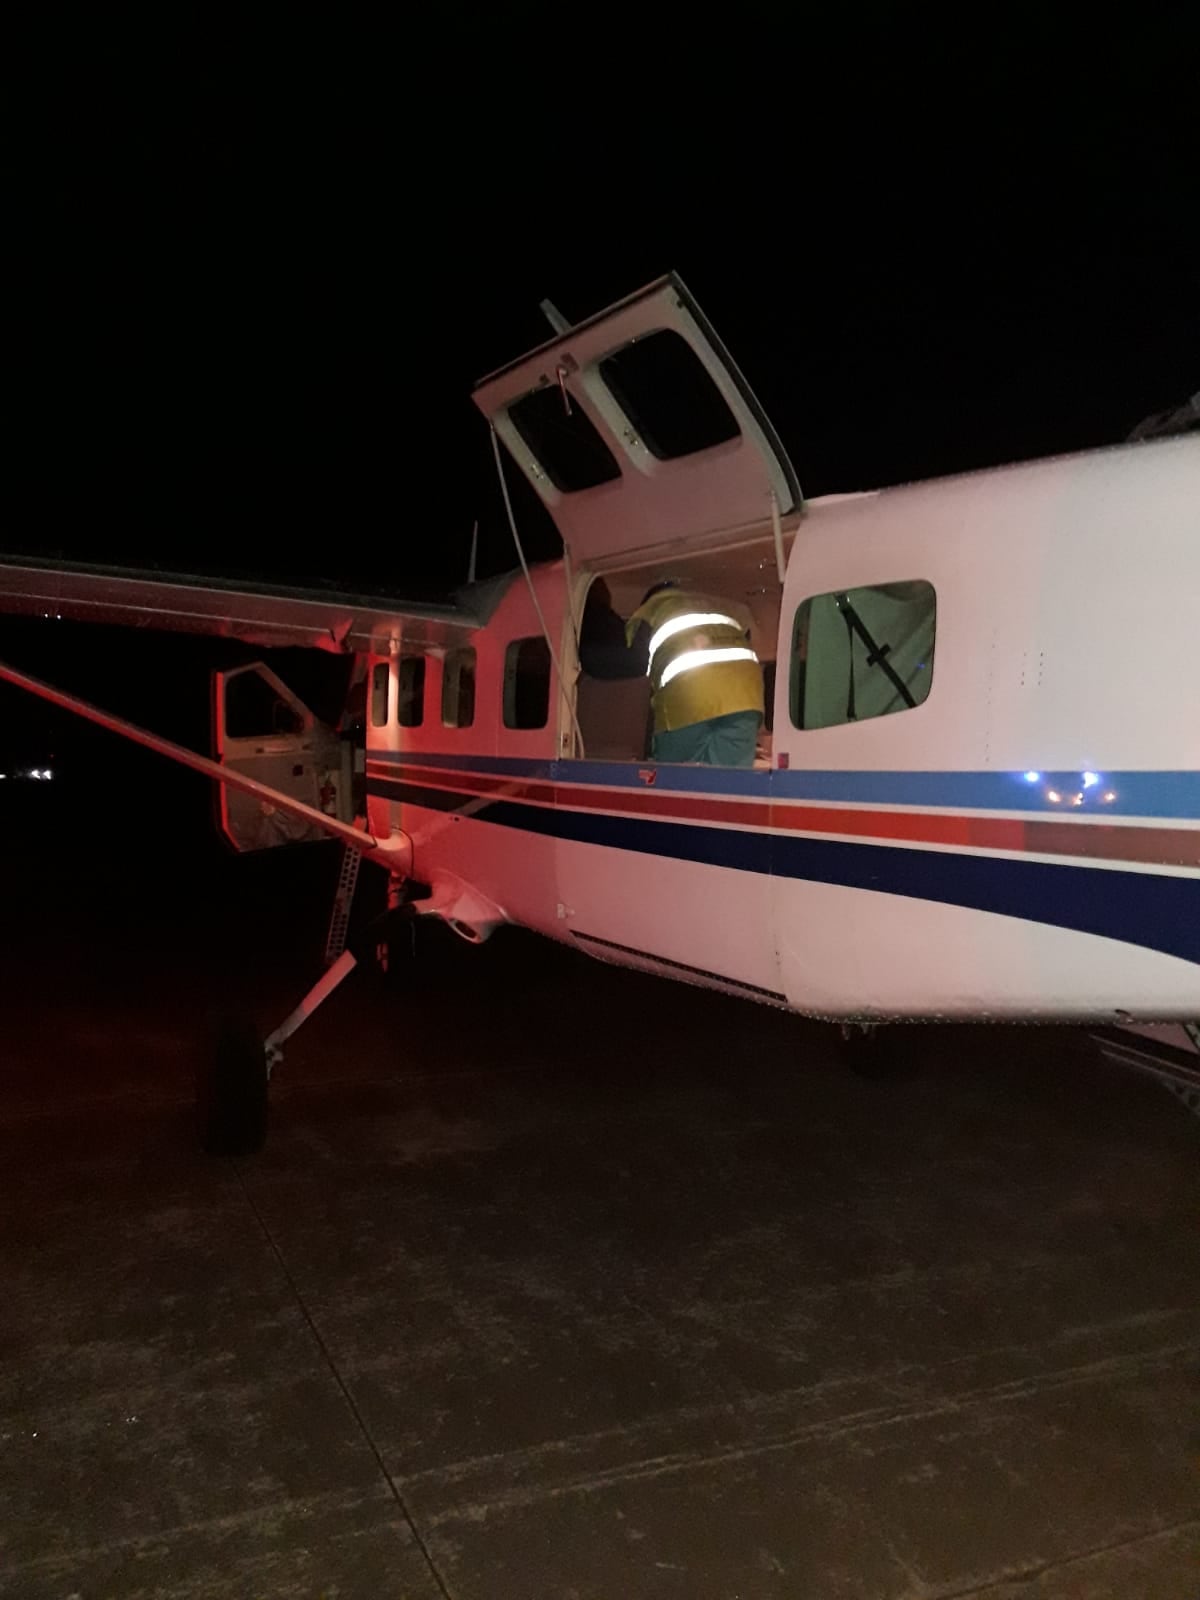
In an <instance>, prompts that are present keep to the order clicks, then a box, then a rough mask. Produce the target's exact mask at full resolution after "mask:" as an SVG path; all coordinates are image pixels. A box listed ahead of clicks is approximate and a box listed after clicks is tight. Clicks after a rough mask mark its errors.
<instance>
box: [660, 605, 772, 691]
mask: <svg viewBox="0 0 1200 1600" xmlns="http://www.w3.org/2000/svg"><path fill="white" fill-rule="evenodd" d="M687 620H688V621H689V622H690V621H691V620H692V619H691V618H688V619H687ZM721 620H722V621H725V620H726V619H725V618H722V619H721ZM734 626H735V627H736V626H737V624H736V623H735V624H734ZM757 660H758V657H757V656H756V655H755V654H754V651H753V650H747V649H745V648H744V647H739V646H736V645H731V646H729V647H728V648H726V649H714V650H685V651H684V652H683V654H682V655H681V656H676V657H675V659H674V661H669V662H668V663H667V665H666V668H665V670H664V672H663V675H662V682H661V683H660V684H659V688H661V689H665V688H666V687H667V685H668V684H669V683H670V681H671V679H672V678H677V677H678V676H679V674H680V673H681V672H691V671H692V670H693V668H695V667H711V666H715V665H716V663H717V662H718V661H757Z"/></svg>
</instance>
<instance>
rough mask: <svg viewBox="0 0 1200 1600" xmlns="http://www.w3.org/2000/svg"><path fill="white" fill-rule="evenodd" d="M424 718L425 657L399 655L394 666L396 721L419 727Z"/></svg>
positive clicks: (404, 726) (404, 725)
mask: <svg viewBox="0 0 1200 1600" xmlns="http://www.w3.org/2000/svg"><path fill="white" fill-rule="evenodd" d="M424 720H425V657H424V656H401V657H400V661H399V664H398V665H397V668H396V721H397V722H398V723H399V724H400V726H401V727H402V728H419V727H420V726H421V724H422V722H423V721H424Z"/></svg>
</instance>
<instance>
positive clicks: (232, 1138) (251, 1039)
mask: <svg viewBox="0 0 1200 1600" xmlns="http://www.w3.org/2000/svg"><path fill="white" fill-rule="evenodd" d="M196 1121H197V1127H198V1131H199V1134H200V1144H201V1147H202V1148H203V1149H204V1150H205V1151H206V1152H207V1153H208V1154H209V1155H210V1156H252V1155H257V1154H258V1152H259V1151H260V1150H261V1149H262V1147H263V1145H264V1144H265V1143H266V1138H267V1056H266V1051H265V1050H264V1049H263V1042H262V1040H261V1039H260V1038H259V1035H258V1033H257V1031H256V1030H255V1029H254V1027H253V1026H252V1025H251V1024H250V1023H249V1022H247V1021H245V1020H244V1019H243V1020H237V1021H225V1022H222V1023H221V1024H220V1025H219V1026H218V1027H217V1029H216V1031H215V1034H214V1037H213V1041H212V1044H211V1047H210V1049H209V1051H208V1054H207V1058H206V1060H205V1061H204V1062H203V1063H202V1065H201V1067H200V1071H199V1073H198V1074H197V1077H196Z"/></svg>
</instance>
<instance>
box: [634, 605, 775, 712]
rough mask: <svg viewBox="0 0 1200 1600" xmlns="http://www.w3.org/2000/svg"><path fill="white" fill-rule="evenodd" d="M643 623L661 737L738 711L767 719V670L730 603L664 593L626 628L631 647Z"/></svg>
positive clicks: (639, 613) (642, 610)
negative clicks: (646, 635)
mask: <svg viewBox="0 0 1200 1600" xmlns="http://www.w3.org/2000/svg"><path fill="white" fill-rule="evenodd" d="M643 623H645V624H646V626H647V627H648V628H649V629H650V655H649V662H648V665H647V668H646V670H647V672H648V674H649V677H650V684H651V688H652V690H653V705H654V730H655V732H656V733H664V732H666V731H667V730H669V729H673V728H690V727H691V725H692V724H693V723H695V722H707V721H708V720H709V719H710V718H712V717H726V716H729V715H730V714H731V713H732V712H734V711H757V712H758V713H759V714H760V715H761V714H762V710H763V675H762V667H761V666H760V665H759V660H758V657H757V656H756V655H755V654H754V651H753V650H752V649H751V648H750V642H749V639H748V637H747V633H746V628H745V625H744V623H742V622H741V621H739V619H738V618H737V617H735V616H734V615H733V614H732V611H731V609H730V605H729V602H728V601H727V600H718V599H716V598H715V597H714V596H713V595H707V594H697V593H695V592H694V591H693V590H690V589H660V590H659V592H658V593H657V594H652V595H651V596H650V598H649V600H646V601H644V602H643V603H642V604H641V605H640V606H639V607H638V608H637V610H636V611H635V612H634V613H633V615H632V616H631V617H630V619H629V621H628V622H627V623H626V625H625V638H626V640H627V642H628V643H629V644H631V645H632V643H633V638H634V635H635V634H636V633H637V631H638V629H639V628H640V627H641V626H642V624H643Z"/></svg>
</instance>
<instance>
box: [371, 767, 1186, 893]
mask: <svg viewBox="0 0 1200 1600" xmlns="http://www.w3.org/2000/svg"><path fill="white" fill-rule="evenodd" d="M367 770H368V773H369V774H370V776H372V777H376V778H385V779H386V778H391V779H395V780H397V781H399V782H404V783H416V784H421V785H423V786H424V787H426V788H433V789H439V790H443V791H449V792H451V793H460V794H471V795H481V796H485V797H487V798H489V799H494V800H518V801H523V802H525V803H526V804H530V805H546V806H562V807H564V808H566V809H568V810H574V811H610V812H617V813H620V814H623V815H628V816H645V817H657V818H661V819H662V820H663V821H670V822H703V823H719V824H724V825H726V826H729V827H737V828H772V829H776V830H779V831H780V832H789V833H824V834H836V835H840V836H841V837H843V838H854V839H886V840H892V841H896V842H901V843H905V844H924V845H931V844H932V845H944V846H950V847H957V848H959V849H964V848H965V849H975V850H1006V851H1015V852H1020V853H1024V852H1026V851H1032V852H1035V853H1037V854H1040V855H1066V856H1084V857H1087V858H1089V859H1092V860H1109V861H1130V862H1137V863H1139V864H1144V865H1148V866H1149V865H1162V866H1188V867H1194V866H1200V829H1194V828H1160V827H1149V826H1147V827H1142V826H1139V825H1137V824H1124V825H1121V826H1114V825H1112V824H1106V823H1097V822H1088V821H1085V820H1083V819H1080V821H1078V822H1076V821H1070V822H1068V821H1059V820H1057V819H1046V818H1042V817H1036V818H1023V817H984V816H971V815H969V814H965V815H964V814H962V813H958V812H956V813H944V812H929V811H881V810H876V809H859V808H850V807H846V806H830V805H812V804H809V803H807V802H803V801H801V802H796V801H791V802H789V801H780V800H768V799H762V800H752V799H741V798H734V797H719V796H712V795H692V794H672V793H671V792H670V791H669V790H658V789H654V790H649V789H648V790H639V789H624V788H617V787H615V786H613V787H611V788H610V787H594V788H585V787H583V786H581V785H578V784H561V783H560V784H556V783H553V782H551V781H550V780H549V779H538V778H513V777H506V776H504V775H494V774H483V773H473V772H458V771H449V770H447V769H445V768H442V767H420V766H403V767H401V766H397V765H395V764H393V763H391V762H377V761H368V763H367Z"/></svg>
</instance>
